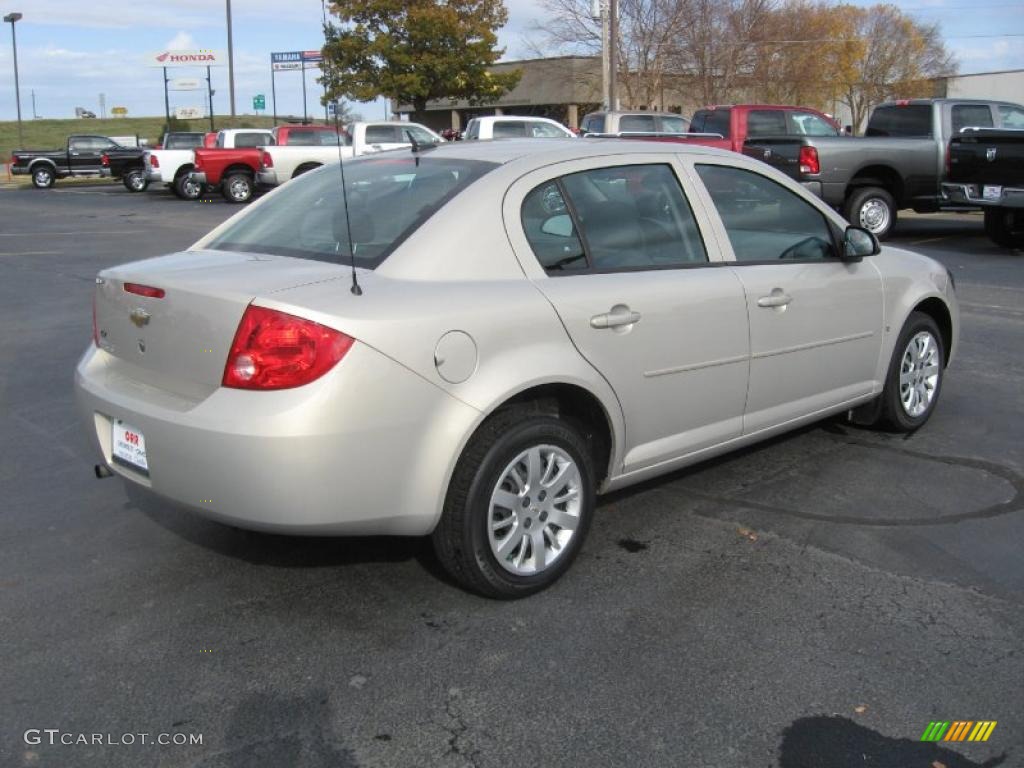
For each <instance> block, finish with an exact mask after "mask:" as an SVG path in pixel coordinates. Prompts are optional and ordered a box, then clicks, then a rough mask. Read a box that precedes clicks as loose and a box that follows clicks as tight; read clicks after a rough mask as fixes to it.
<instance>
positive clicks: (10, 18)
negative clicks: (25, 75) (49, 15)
mask: <svg viewBox="0 0 1024 768" xmlns="http://www.w3.org/2000/svg"><path fill="white" fill-rule="evenodd" d="M4 21H7V22H10V24H11V46H12V47H13V48H14V100H15V101H16V102H17V104H18V146H19V147H23V146H25V137H24V136H23V135H22V133H21V86H20V85H18V36H17V35H16V34H14V23H15V22H17V21H21V14H20V13H8V14H7V15H6V16H4Z"/></svg>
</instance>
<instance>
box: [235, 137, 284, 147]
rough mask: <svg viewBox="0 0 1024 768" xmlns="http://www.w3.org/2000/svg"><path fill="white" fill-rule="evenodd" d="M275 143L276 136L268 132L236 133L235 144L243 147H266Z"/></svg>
mask: <svg viewBox="0 0 1024 768" xmlns="http://www.w3.org/2000/svg"><path fill="white" fill-rule="evenodd" d="M273 143H274V138H273V137H272V136H270V135H269V134H266V133H237V134H235V146H236V147H238V148H241V147H266V146H271V145H273Z"/></svg>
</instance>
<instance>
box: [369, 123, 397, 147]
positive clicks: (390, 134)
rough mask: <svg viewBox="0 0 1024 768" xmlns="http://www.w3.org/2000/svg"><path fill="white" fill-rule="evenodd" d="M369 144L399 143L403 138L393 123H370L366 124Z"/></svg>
mask: <svg viewBox="0 0 1024 768" xmlns="http://www.w3.org/2000/svg"><path fill="white" fill-rule="evenodd" d="M366 143H367V144H398V143H401V139H400V138H398V133H397V131H395V128H394V126H391V125H368V126H366Z"/></svg>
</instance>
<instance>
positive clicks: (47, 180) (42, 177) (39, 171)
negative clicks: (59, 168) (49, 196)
mask: <svg viewBox="0 0 1024 768" xmlns="http://www.w3.org/2000/svg"><path fill="white" fill-rule="evenodd" d="M54 181H56V176H55V175H54V173H53V169H52V168H50V166H48V165H37V166H36V167H35V168H33V169H32V186H33V187H35V188H36V189H49V188H50V187H52V186H53V182H54Z"/></svg>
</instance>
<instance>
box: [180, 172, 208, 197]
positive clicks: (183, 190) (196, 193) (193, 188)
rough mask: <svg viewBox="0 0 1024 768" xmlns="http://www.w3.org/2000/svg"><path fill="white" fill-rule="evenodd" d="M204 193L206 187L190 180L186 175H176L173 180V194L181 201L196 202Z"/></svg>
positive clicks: (188, 175)
mask: <svg viewBox="0 0 1024 768" xmlns="http://www.w3.org/2000/svg"><path fill="white" fill-rule="evenodd" d="M204 192H206V185H205V184H200V183H199V182H197V181H193V180H192V176H191V175H190V174H188V173H180V174H178V178H176V179H175V180H174V194H176V195H177V196H178V197H180V198H181V199H182V200H198V199H199V198H200V197H202V196H203V193H204Z"/></svg>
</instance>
